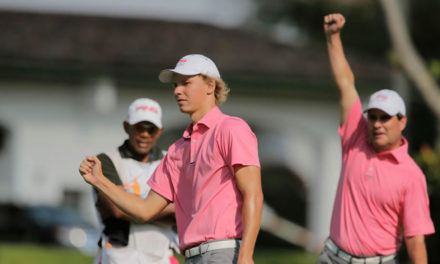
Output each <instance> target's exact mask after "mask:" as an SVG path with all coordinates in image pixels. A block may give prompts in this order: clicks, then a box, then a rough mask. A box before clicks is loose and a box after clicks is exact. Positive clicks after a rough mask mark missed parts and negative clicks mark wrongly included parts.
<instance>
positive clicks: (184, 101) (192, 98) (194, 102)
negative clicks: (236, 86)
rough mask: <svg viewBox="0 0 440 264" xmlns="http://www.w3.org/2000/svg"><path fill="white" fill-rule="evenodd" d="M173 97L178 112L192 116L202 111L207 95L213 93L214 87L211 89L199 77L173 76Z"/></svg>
mask: <svg viewBox="0 0 440 264" xmlns="http://www.w3.org/2000/svg"><path fill="white" fill-rule="evenodd" d="M173 82H174V97H175V98H176V101H177V104H178V105H179V108H180V111H181V112H183V113H187V114H193V113H195V112H198V111H200V110H202V111H203V110H204V108H205V107H206V105H207V104H206V102H207V100H208V96H209V94H212V93H213V90H214V89H215V82H214V81H213V83H214V85H213V86H212V87H211V86H210V85H209V83H208V82H207V81H205V80H204V79H203V78H202V77H201V76H200V75H192V76H185V75H180V74H174V77H173Z"/></svg>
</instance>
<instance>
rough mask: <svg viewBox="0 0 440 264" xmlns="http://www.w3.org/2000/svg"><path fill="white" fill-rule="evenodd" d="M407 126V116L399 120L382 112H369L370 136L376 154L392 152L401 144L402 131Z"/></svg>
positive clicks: (374, 110)
mask: <svg viewBox="0 0 440 264" xmlns="http://www.w3.org/2000/svg"><path fill="white" fill-rule="evenodd" d="M405 126H406V116H402V118H401V119H400V120H399V118H398V117H397V116H390V115H388V114H387V113H385V112H384V111H382V110H379V109H370V110H368V134H369V137H370V142H371V144H372V146H373V148H374V149H375V150H376V152H383V151H390V150H394V149H396V148H398V147H399V146H400V143H401V137H402V131H403V130H404V129H405Z"/></svg>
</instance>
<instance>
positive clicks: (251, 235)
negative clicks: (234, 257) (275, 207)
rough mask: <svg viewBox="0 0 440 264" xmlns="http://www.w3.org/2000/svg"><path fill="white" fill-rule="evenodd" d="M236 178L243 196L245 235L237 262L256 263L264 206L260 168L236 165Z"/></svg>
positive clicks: (242, 263) (238, 263)
mask: <svg viewBox="0 0 440 264" xmlns="http://www.w3.org/2000/svg"><path fill="white" fill-rule="evenodd" d="M234 171H235V179H236V182H237V186H238V189H239V190H240V192H241V195H242V196H243V209H242V210H243V237H242V244H241V248H240V253H239V256H238V262H237V264H244V263H246V264H247V263H254V262H253V260H252V256H253V253H254V247H255V242H256V240H257V235H258V231H259V230H260V222H261V212H262V208H263V191H262V189H261V173H260V168H258V167H255V166H235V167H234Z"/></svg>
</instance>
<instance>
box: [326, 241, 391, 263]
mask: <svg viewBox="0 0 440 264" xmlns="http://www.w3.org/2000/svg"><path fill="white" fill-rule="evenodd" d="M325 246H326V247H327V249H329V250H330V251H331V252H332V253H333V254H334V255H335V256H338V257H340V258H341V259H343V260H345V261H347V262H348V263H364V264H381V263H384V262H387V261H389V260H392V259H394V258H395V257H396V254H392V255H388V256H374V257H359V256H355V255H352V254H350V253H348V252H345V251H344V250H342V249H340V248H339V247H338V246H337V245H336V244H335V242H333V241H332V240H331V239H330V238H328V239H327V240H326V241H325Z"/></svg>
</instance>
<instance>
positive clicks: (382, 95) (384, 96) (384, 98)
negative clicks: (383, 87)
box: [376, 94, 388, 101]
mask: <svg viewBox="0 0 440 264" xmlns="http://www.w3.org/2000/svg"><path fill="white" fill-rule="evenodd" d="M376 98H377V99H378V100H382V101H385V100H387V99H388V96H386V95H384V94H378V95H377V96H376Z"/></svg>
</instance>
